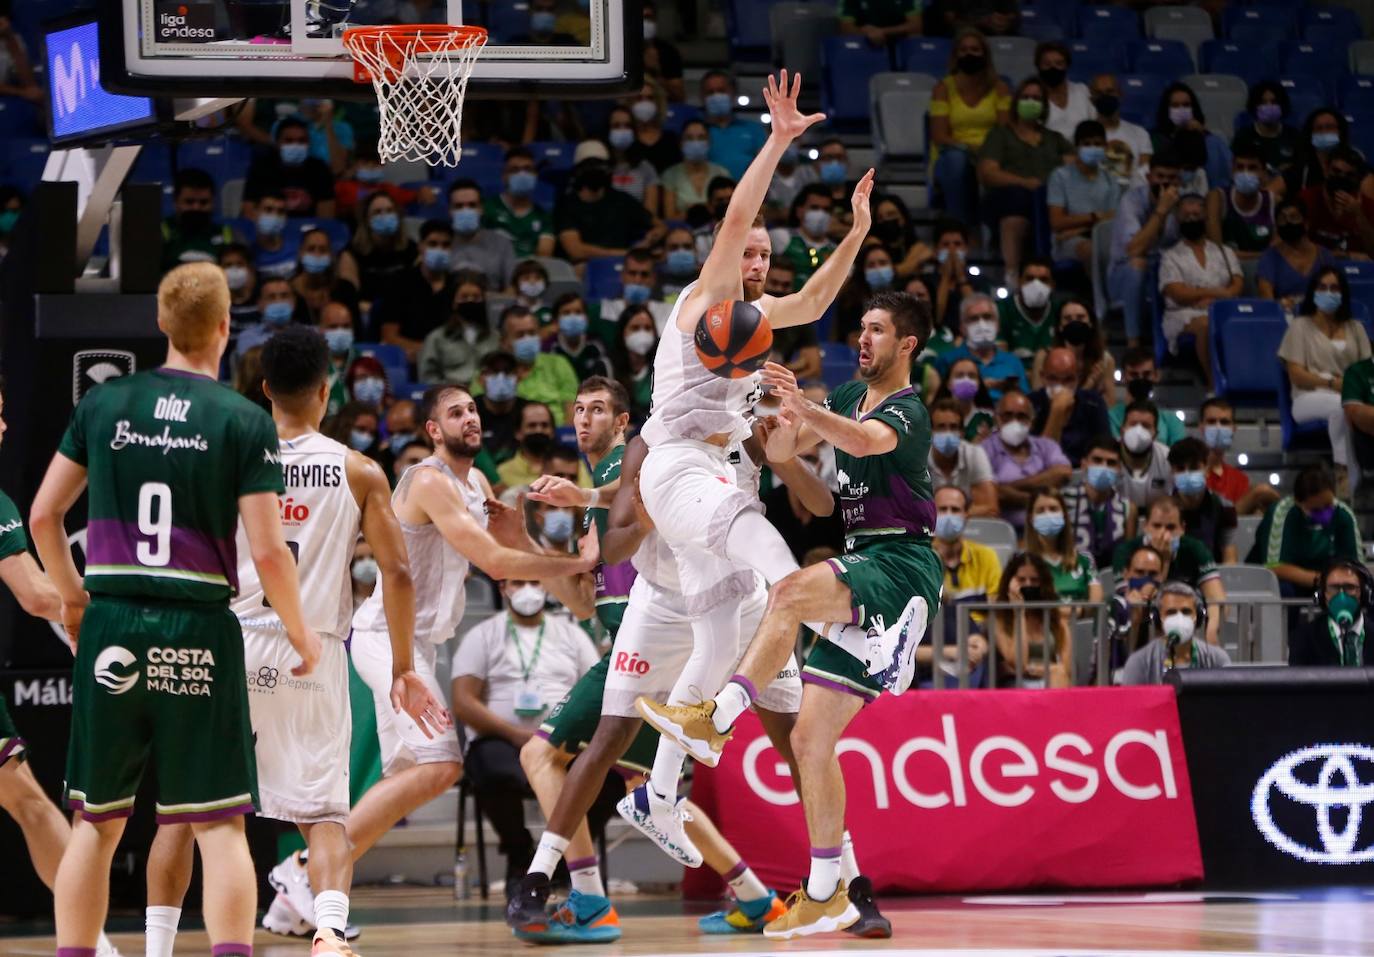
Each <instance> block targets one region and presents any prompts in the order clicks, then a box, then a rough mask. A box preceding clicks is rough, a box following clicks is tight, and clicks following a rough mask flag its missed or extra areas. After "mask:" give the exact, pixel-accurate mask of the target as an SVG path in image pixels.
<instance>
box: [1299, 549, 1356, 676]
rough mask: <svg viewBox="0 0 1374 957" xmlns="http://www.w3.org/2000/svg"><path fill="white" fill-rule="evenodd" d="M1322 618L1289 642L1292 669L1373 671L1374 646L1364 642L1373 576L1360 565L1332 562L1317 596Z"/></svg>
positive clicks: (1305, 626)
mask: <svg viewBox="0 0 1374 957" xmlns="http://www.w3.org/2000/svg"><path fill="white" fill-rule="evenodd" d="M1315 597H1316V601H1317V607H1319V608H1320V609H1321V610H1322V614H1320V615H1318V616H1317V617H1315V618H1312V619H1310V620H1308V621H1304V622H1303V623H1302V624H1301V625H1299V626H1298V628H1297V630H1296V631H1294V632H1291V637H1290V638H1289V640H1288V663H1289V664H1290V665H1308V666H1318V667H1321V666H1326V667H1344V668H1360V667H1364V668H1371V667H1374V642H1369V641H1366V640H1365V637H1366V636H1365V618H1364V616H1365V612H1367V611H1368V610H1369V609H1370V606H1371V605H1374V575H1371V574H1370V572H1369V569H1367V568H1366V567H1365V566H1364V565H1362V564H1360V563H1359V562H1352V561H1350V560H1348V559H1345V558H1335V559H1332V560H1331V562H1330V563H1328V564H1327V566H1326V570H1325V571H1323V572H1322V576H1321V583H1320V587H1319V588H1318V589H1317V594H1316V596H1315Z"/></svg>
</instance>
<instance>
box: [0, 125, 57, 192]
mask: <svg viewBox="0 0 1374 957" xmlns="http://www.w3.org/2000/svg"><path fill="white" fill-rule="evenodd" d="M51 149H52V148H51V147H50V146H49V145H48V141H47V140H40V139H28V138H25V137H20V136H15V137H11V138H6V139H0V150H3V151H4V152H3V159H0V164H3V168H2V169H0V182H3V183H6V184H8V185H11V186H18V187H19V188H20V189H22V190H23V191H24V192H26V193H27V192H29V191H30V190H32V189H33V187H34V186H35V185H36V184H37V183H38V182H39V181H40V180H42V179H43V167H44V166H46V165H47V163H48V154H49V153H50V152H51Z"/></svg>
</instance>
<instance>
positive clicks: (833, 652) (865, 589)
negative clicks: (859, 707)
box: [802, 540, 945, 701]
mask: <svg viewBox="0 0 1374 957" xmlns="http://www.w3.org/2000/svg"><path fill="white" fill-rule="evenodd" d="M828 564H829V565H830V568H831V570H832V571H834V573H835V574H836V575H838V576H839V577H840V578H842V579H844V583H845V584H846V585H848V586H849V603H850V605H851V606H852V607H853V609H854V618H853V620H852V624H856V625H862V626H864V627H865V628H883V627H886V626H887V625H890V624H892V623H893V622H895V621H896V620H897V619H898V618H900V617H901V615H902V612H903V611H905V610H906V606H907V602H909V601H911V599H912V598H913V597H915V596H917V595H919V596H921V597H922V598H924V599H925V600H926V604H928V605H929V606H930V611H929V619H928V620H930V621H933V620H934V619H935V613H936V611H938V610H939V608H940V591H941V589H942V588H943V587H944V581H945V569H944V563H943V562H941V561H940V556H938V555H936V554H935V550H934V549H932V548H931V547H930V546H928V545H918V544H914V543H912V542H910V541H892V540H887V541H875V542H871V543H869V544H865V545H861V546H860V547H859V548H858V549H856V550H855V551H852V552H846V553H845V554H844V555H841V556H840V557H839V558H832V559H830V560H829V561H828ZM802 681H806V682H810V683H812V684H820V685H825V686H826V687H830V688H834V689H836V690H837V691H844V692H847V693H849V694H854V695H858V696H859V697H861V698H864V699H866V700H868V701H872V700H874V699H875V698H877V697H878V695H880V694H882V690H883V687H882V685H880V684H879V683H878V682H877V681H876V680H875V679H874V678H873V677H872V676H871V675H869V674H868V671H867V669H866V668H865V667H864V663H863V662H862V661H860V660H859V659H858V658H855V657H854V656H853V655H851V654H850V653H849V652H847V651H845V650H844V649H843V648H841V647H840V646H839V645H836V644H832V643H831V642H829V641H826V640H824V639H821V640H819V641H817V642H816V647H815V648H814V649H812V651H811V655H810V657H808V658H807V659H806V667H804V668H803V669H802Z"/></svg>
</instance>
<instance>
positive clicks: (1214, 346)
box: [1207, 299, 1288, 406]
mask: <svg viewBox="0 0 1374 957" xmlns="http://www.w3.org/2000/svg"><path fill="white" fill-rule="evenodd" d="M1207 313H1208V323H1207V336H1208V339H1209V341H1210V345H1211V352H1212V356H1211V358H1212V378H1213V381H1214V382H1215V384H1216V389H1217V392H1218V394H1220V395H1224V396H1226V397H1227V398H1228V399H1230V400H1231V401H1232V402H1235V403H1236V404H1238V405H1252V406H1253V405H1269V404H1271V403H1272V402H1273V396H1274V392H1275V391H1276V390H1277V389H1278V386H1279V383H1278V382H1277V381H1276V379H1277V378H1278V375H1277V374H1278V366H1277V365H1276V364H1275V356H1277V355H1278V351H1279V343H1280V342H1282V341H1283V335H1284V333H1285V332H1286V331H1287V329H1288V323H1287V321H1286V320H1285V319H1284V316H1283V307H1282V306H1280V305H1279V304H1278V303H1277V302H1273V301H1271V300H1268V299H1226V300H1222V301H1221V302H1214V303H1212V305H1211V307H1210V308H1209V309H1208V310H1207Z"/></svg>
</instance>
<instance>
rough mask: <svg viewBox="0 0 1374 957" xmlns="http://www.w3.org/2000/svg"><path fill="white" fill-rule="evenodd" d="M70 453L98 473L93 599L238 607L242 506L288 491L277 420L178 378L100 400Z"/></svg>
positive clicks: (84, 413)
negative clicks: (232, 601)
mask: <svg viewBox="0 0 1374 957" xmlns="http://www.w3.org/2000/svg"><path fill="white" fill-rule="evenodd" d="M58 452H59V453H61V454H62V455H65V456H66V457H67V458H69V459H71V460H72V461H73V462H75V463H77V464H78V465H81V466H84V467H85V469H86V471H87V481H88V484H89V489H90V498H89V503H90V504H89V507H88V515H89V518H88V520H87V524H86V589H87V590H88V591H90V592H91V593H92V594H93V595H96V594H104V595H121V596H129V597H148V598H162V599H174V600H178V601H197V602H227V601H228V600H229V597H230V596H231V595H232V594H234V593H235V592H237V591H238V576H237V573H236V570H237V567H238V562H237V556H236V553H235V552H236V550H235V548H234V532H235V530H236V528H237V527H238V515H239V498H240V497H241V496H244V495H250V494H253V493H255V492H275V493H277V494H278V495H280V494H281V493H282V492H283V491H285V486H284V485H283V483H282V469H281V452H280V446H279V444H278V440H277V430H276V428H275V427H274V426H273V424H272V418H271V416H269V415H268V414H267V413H266V412H264V411H263V410H262V409H261V408H259V407H258V406H256V405H254V404H253V403H252V402H250V401H248V400H247V399H245V398H244V397H243V396H241V395H239V394H238V393H236V392H233V391H231V390H230V389H227V388H225V387H224V386H222V385H220V384H219V383H218V382H216V381H215V380H214V379H210V378H207V377H205V376H200V375H195V374H192V373H188V372H181V371H177V370H173V369H154V370H153V371H151V372H140V373H138V374H137V375H132V376H128V377H127V378H121V379H115V380H113V381H111V382H108V383H106V384H105V385H102V386H99V387H98V388H96V389H93V390H92V391H91V392H90V394H89V395H87V396H86V398H85V399H83V400H82V401H81V404H80V405H79V406H77V407H76V411H75V412H73V413H72V421H71V424H70V425H69V426H68V427H67V434H66V435H64V436H63V437H62V444H61V445H60V446H58Z"/></svg>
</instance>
